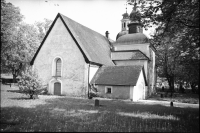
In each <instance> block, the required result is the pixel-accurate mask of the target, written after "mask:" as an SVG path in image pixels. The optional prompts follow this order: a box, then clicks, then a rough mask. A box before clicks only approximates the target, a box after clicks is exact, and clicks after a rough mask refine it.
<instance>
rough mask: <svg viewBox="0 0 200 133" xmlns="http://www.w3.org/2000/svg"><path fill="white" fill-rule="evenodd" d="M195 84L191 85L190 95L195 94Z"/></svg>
mask: <svg viewBox="0 0 200 133" xmlns="http://www.w3.org/2000/svg"><path fill="white" fill-rule="evenodd" d="M195 86H196V85H195V84H194V83H191V88H192V93H195Z"/></svg>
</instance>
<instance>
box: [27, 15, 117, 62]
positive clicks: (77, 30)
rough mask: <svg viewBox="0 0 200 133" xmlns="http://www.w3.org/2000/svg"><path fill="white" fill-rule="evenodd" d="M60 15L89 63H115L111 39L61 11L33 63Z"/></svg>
mask: <svg viewBox="0 0 200 133" xmlns="http://www.w3.org/2000/svg"><path fill="white" fill-rule="evenodd" d="M58 17H60V18H61V20H62V22H63V23H64V25H65V27H66V29H67V30H68V31H69V33H70V35H71V36H72V38H73V40H74V41H75V43H76V44H77V46H78V48H79V49H80V51H81V52H82V54H83V56H84V58H85V61H86V62H87V63H92V64H98V65H106V66H113V65H114V63H113V62H112V60H111V58H110V44H109V40H108V39H107V38H106V37H105V36H103V35H101V34H99V33H97V32H96V31H93V30H91V29H89V28H87V27H85V26H83V25H81V24H79V23H77V22H75V21H74V20H72V19H70V18H68V17H66V16H64V15H62V14H60V13H58V15H57V16H56V18H55V20H54V21H53V23H52V25H51V27H50V28H49V31H48V32H47V34H46V36H45V38H44V39H43V41H42V43H41V45H40V47H39V48H38V50H37V51H36V54H35V55H34V57H33V59H32V61H31V65H33V63H34V60H35V58H36V56H37V54H38V52H39V51H40V49H41V47H42V45H43V43H44V42H45V40H46V38H47V37H48V34H49V33H50V31H51V29H52V27H53V26H54V24H55V22H56V20H57V19H58Z"/></svg>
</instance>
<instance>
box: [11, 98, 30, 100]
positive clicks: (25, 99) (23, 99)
mask: <svg viewBox="0 0 200 133" xmlns="http://www.w3.org/2000/svg"><path fill="white" fill-rule="evenodd" d="M10 99H12V100H33V99H30V97H17V98H10Z"/></svg>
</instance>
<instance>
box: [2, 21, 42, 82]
mask: <svg viewBox="0 0 200 133" xmlns="http://www.w3.org/2000/svg"><path fill="white" fill-rule="evenodd" d="M38 46H39V40H38V37H37V30H36V28H34V26H33V25H29V24H26V23H21V24H20V25H19V26H18V28H17V29H16V30H15V31H13V35H12V47H11V48H9V49H7V50H6V51H4V55H2V60H3V63H4V64H3V65H4V67H6V68H7V69H8V71H10V72H12V74H13V80H14V82H15V79H16V77H17V76H18V75H20V74H21V72H22V71H23V70H24V69H25V68H26V67H27V65H29V62H30V61H31V59H32V57H33V55H34V53H35V52H36V50H37V48H38Z"/></svg>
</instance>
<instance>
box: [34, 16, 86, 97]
mask: <svg viewBox="0 0 200 133" xmlns="http://www.w3.org/2000/svg"><path fill="white" fill-rule="evenodd" d="M56 58H61V61H62V68H61V70H62V72H61V73H62V76H61V77H59V78H58V79H57V81H60V82H61V91H62V92H61V93H62V95H74V96H82V95H86V94H87V85H88V78H87V77H88V76H87V74H88V65H87V64H86V63H85V59H84V57H83V55H82V53H81V51H80V50H79V48H78V46H77V44H76V43H75V42H74V40H73V38H72V37H71V35H70V34H69V32H68V30H67V29H66V27H65V26H64V24H63V23H62V21H61V19H60V18H58V19H57V21H56V23H55V25H54V26H53V28H52V30H51V32H50V33H49V35H48V37H47V38H46V40H45V42H44V44H43V46H42V47H41V49H40V51H39V53H38V55H37V57H36V59H35V62H34V68H35V69H36V70H37V71H38V74H39V77H40V78H42V80H43V83H44V84H48V86H49V87H48V88H49V92H50V93H53V87H52V84H53V83H54V82H55V80H56V79H55V78H54V77H53V76H54V75H53V71H55V70H54V68H53V62H54V60H55V59H56Z"/></svg>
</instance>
